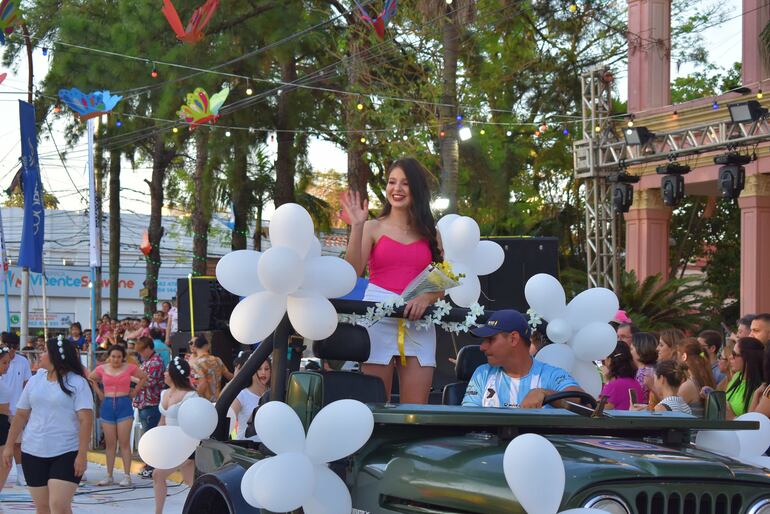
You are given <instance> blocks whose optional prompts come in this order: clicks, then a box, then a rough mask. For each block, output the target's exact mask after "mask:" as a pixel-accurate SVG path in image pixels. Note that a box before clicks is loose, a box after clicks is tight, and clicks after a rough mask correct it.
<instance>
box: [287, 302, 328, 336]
mask: <svg viewBox="0 0 770 514" xmlns="http://www.w3.org/2000/svg"><path fill="white" fill-rule="evenodd" d="M286 306H287V308H288V311H289V321H291V326H292V327H294V330H296V331H297V332H298V333H299V334H300V335H301V336H303V337H307V338H308V339H313V340H314V341H319V340H321V339H326V338H327V337H329V336H330V335H332V334H333V333H334V331H335V330H336V329H337V311H336V310H335V309H334V305H332V303H331V302H330V301H329V300H327V299H326V298H324V297H323V296H321V295H319V294H293V295H289V299H288V301H287V302H286Z"/></svg>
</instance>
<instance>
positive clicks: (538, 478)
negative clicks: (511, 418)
mask: <svg viewBox="0 0 770 514" xmlns="http://www.w3.org/2000/svg"><path fill="white" fill-rule="evenodd" d="M503 471H504V473H505V481H506V482H508V486H509V487H510V488H511V490H512V491H513V495H514V496H515V497H516V500H517V501H518V502H519V503H520V504H521V506H522V507H524V510H525V511H527V514H553V513H554V512H556V511H557V510H558V509H559V505H560V504H561V500H562V496H563V495H564V483H565V472H564V463H563V462H562V459H561V455H559V452H558V451H557V450H556V448H555V447H554V446H553V444H551V442H550V441H548V439H546V438H544V437H543V436H540V435H537V434H523V435H520V436H518V437H517V438H515V439H514V440H513V441H511V442H510V443H509V444H508V447H507V448H506V449H505V455H504V456H503Z"/></svg>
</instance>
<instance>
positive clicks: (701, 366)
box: [677, 337, 716, 391]
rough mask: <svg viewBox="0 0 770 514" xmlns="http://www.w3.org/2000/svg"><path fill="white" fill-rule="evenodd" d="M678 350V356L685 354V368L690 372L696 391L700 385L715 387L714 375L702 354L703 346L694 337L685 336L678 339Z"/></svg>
mask: <svg viewBox="0 0 770 514" xmlns="http://www.w3.org/2000/svg"><path fill="white" fill-rule="evenodd" d="M677 349H678V350H679V356H680V358H681V356H682V355H687V359H686V360H685V362H684V365H685V366H687V370H688V371H689V372H690V378H691V379H692V381H693V382H695V387H697V388H698V391H700V390H701V388H702V387H710V388H712V389H713V388H715V387H716V384H715V383H714V375H713V374H712V373H711V365H710V364H709V362H708V361H707V360H706V356H705V355H703V348H701V345H700V343H698V340H697V339H695V338H694V337H685V338H684V339H682V340H681V341H679V345H678V347H677Z"/></svg>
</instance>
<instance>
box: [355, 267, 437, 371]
mask: <svg viewBox="0 0 770 514" xmlns="http://www.w3.org/2000/svg"><path fill="white" fill-rule="evenodd" d="M390 296H397V295H396V293H394V292H392V291H388V290H387V289H384V288H382V287H380V286H377V285H375V284H372V283H371V282H370V283H369V285H368V286H367V288H366V292H365V293H364V300H365V301H370V302H381V301H383V300H385V299H386V298H388V297H390ZM366 330H367V331H368V332H369V339H370V340H371V345H372V349H371V352H370V353H369V360H368V361H366V363H367V364H390V361H391V360H392V359H393V356H398V355H399V353H398V320H397V319H395V318H384V319H382V320H380V321H378V322H377V323H375V324H373V325H372V326H369V327H366ZM404 355H406V356H409V357H417V360H418V361H419V363H420V366H425V367H432V368H435V367H436V327H435V326H431V327H430V328H429V329H417V328H416V327H415V326H414V325H412V326H411V327H409V328H407V329H406V336H405V337H404Z"/></svg>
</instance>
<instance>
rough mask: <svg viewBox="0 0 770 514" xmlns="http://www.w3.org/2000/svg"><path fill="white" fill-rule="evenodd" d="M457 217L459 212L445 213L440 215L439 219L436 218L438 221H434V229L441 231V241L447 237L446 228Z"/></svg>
mask: <svg viewBox="0 0 770 514" xmlns="http://www.w3.org/2000/svg"><path fill="white" fill-rule="evenodd" d="M459 217H460V215H459V214H446V215H444V216H442V217H441V219H440V220H438V223H436V229H437V230H438V231H439V232H440V233H441V239H442V241H443V240H444V239H446V238H447V234H448V232H447V229H448V228H449V226H450V225H451V224H452V223H453V222H454V221H455V220H456V219H458V218H459Z"/></svg>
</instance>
